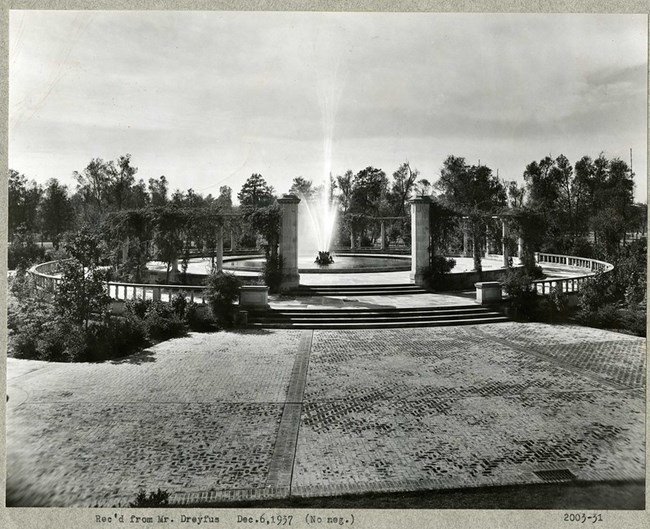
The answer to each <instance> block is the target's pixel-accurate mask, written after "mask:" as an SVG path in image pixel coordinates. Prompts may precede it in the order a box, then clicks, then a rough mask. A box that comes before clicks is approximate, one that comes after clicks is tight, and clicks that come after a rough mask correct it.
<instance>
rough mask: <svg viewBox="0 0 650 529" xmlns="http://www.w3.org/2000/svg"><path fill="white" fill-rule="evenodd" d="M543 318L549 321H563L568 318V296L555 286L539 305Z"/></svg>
mask: <svg viewBox="0 0 650 529" xmlns="http://www.w3.org/2000/svg"><path fill="white" fill-rule="evenodd" d="M540 305H541V307H540V309H541V312H542V313H543V315H544V318H545V319H546V320H549V321H565V320H566V319H567V318H568V317H569V312H570V308H569V296H567V295H566V294H565V293H564V292H562V289H561V287H558V286H555V287H553V288H552V289H551V291H550V293H549V295H548V296H546V297H545V298H543V299H542V301H541V303H540Z"/></svg>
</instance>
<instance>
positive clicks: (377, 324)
mask: <svg viewBox="0 0 650 529" xmlns="http://www.w3.org/2000/svg"><path fill="white" fill-rule="evenodd" d="M506 321H509V320H508V318H506V317H505V316H501V315H499V316H490V317H481V318H472V319H449V320H439V319H433V320H427V319H418V320H415V321H395V320H393V321H377V320H374V321H372V322H357V321H348V322H327V323H321V322H318V323H317V322H291V321H287V322H269V323H266V322H261V323H249V325H250V326H251V327H258V328H266V329H332V330H336V329H341V330H342V329H372V328H381V329H399V328H417V327H445V326H452V325H479V324H485V323H501V322H506Z"/></svg>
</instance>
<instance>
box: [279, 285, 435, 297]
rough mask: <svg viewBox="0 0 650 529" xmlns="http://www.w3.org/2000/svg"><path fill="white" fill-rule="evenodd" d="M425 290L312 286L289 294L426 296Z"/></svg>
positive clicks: (410, 286)
mask: <svg viewBox="0 0 650 529" xmlns="http://www.w3.org/2000/svg"><path fill="white" fill-rule="evenodd" d="M426 293H427V290H426V289H424V288H422V287H419V286H417V285H356V286H342V287H337V286H331V287H330V286H318V287H316V286H314V287H300V288H298V289H296V290H294V291H293V292H291V294H293V295H295V296H376V295H390V296H395V295H400V294H426Z"/></svg>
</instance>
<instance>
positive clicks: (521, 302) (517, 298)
mask: <svg viewBox="0 0 650 529" xmlns="http://www.w3.org/2000/svg"><path fill="white" fill-rule="evenodd" d="M502 284H503V289H504V290H505V291H506V294H507V295H508V303H509V305H510V309H511V312H512V317H513V318H515V319H519V320H532V319H535V318H536V317H537V316H538V299H537V292H536V291H535V289H534V287H533V278H532V277H531V276H529V275H528V274H526V273H525V272H524V271H523V270H509V271H508V272H507V273H506V275H505V277H504V278H503V282H502Z"/></svg>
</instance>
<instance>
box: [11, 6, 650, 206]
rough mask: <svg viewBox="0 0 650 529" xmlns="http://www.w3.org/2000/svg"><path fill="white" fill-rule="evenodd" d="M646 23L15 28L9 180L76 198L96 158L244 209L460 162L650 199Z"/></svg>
mask: <svg viewBox="0 0 650 529" xmlns="http://www.w3.org/2000/svg"><path fill="white" fill-rule="evenodd" d="M647 29H648V21H647V16H646V15H584V14H581V15H571V14H556V15H547V14H519V15H515V14H435V13H408V14H406V13H403V14H399V13H296V12H283V13H280V12H214V11H212V12H197V11H192V12H182V11H128V12H127V11H122V12H120V11H11V12H10V26H9V167H10V168H12V169H15V170H17V171H19V172H21V173H23V174H25V175H26V176H27V177H28V178H30V179H35V180H36V181H38V182H41V183H44V182H45V181H47V180H48V179H49V178H52V177H55V178H57V179H59V181H61V182H62V183H64V184H66V185H68V186H69V187H70V189H71V190H73V189H74V187H75V181H74V178H73V172H74V171H80V172H81V171H82V170H83V169H84V168H85V167H86V166H87V165H88V163H89V162H90V161H91V159H93V158H97V157H99V158H103V159H105V160H115V159H117V158H118V157H119V156H121V155H123V154H126V153H130V154H131V155H132V162H133V165H135V166H136V167H138V173H137V174H136V177H137V178H143V179H144V180H145V182H146V181H148V180H149V178H157V177H159V176H161V175H165V176H166V178H167V179H168V181H169V182H170V188H171V190H174V189H176V188H179V189H181V190H186V189H188V188H192V189H194V190H195V191H196V192H200V193H202V194H204V195H207V194H208V193H212V194H213V195H217V194H218V193H219V187H220V186H223V185H228V186H230V187H231V188H233V190H234V194H236V193H237V191H238V190H239V189H240V188H241V186H242V184H243V183H244V181H245V180H246V179H247V178H248V177H249V176H250V175H251V174H252V173H260V174H262V176H264V178H265V179H266V180H267V182H269V184H271V185H272V186H273V187H274V188H275V190H276V191H277V192H278V193H285V192H287V191H288V189H289V187H290V186H291V181H292V179H293V178H294V177H297V176H302V177H304V178H307V179H309V180H312V181H314V183H316V184H318V183H320V182H322V181H323V179H324V177H325V176H326V175H328V174H330V173H331V174H333V175H339V174H343V173H344V172H345V171H346V170H348V169H351V170H352V171H354V172H355V173H356V172H357V171H359V170H361V169H363V168H364V167H367V166H369V165H372V166H374V167H379V168H381V169H383V170H384V171H385V172H386V174H387V175H389V176H390V175H391V174H392V173H393V172H394V171H395V170H396V169H397V168H398V167H399V165H400V164H401V163H403V162H405V161H408V162H409V163H410V164H411V167H412V168H417V169H418V170H419V171H420V174H421V177H422V178H426V179H428V180H429V181H431V182H435V181H436V180H437V179H438V177H439V173H440V168H441V167H442V164H443V161H444V159H445V158H446V157H447V156H448V155H450V154H453V155H455V156H463V157H465V158H466V160H467V161H468V162H469V163H471V164H476V163H479V160H480V163H481V164H482V165H487V166H489V167H491V168H492V169H493V171H495V172H496V171H497V170H498V171H499V177H500V178H502V179H504V180H517V181H520V182H521V181H523V177H522V174H523V171H524V169H525V167H526V165H527V164H529V163H530V162H532V161H534V160H540V159H541V158H543V157H545V156H547V155H551V156H552V157H557V156H558V155H559V154H564V155H566V156H567V157H568V158H569V160H570V161H571V162H572V163H575V161H577V160H579V159H580V158H581V157H582V156H585V155H588V156H590V157H592V158H595V157H597V156H598V155H599V153H601V152H603V153H604V154H605V155H606V156H607V157H609V158H612V157H620V158H622V159H623V160H625V161H626V162H629V160H630V149H632V153H633V168H634V171H635V173H636V184H637V185H636V190H635V198H636V200H637V201H643V202H645V201H646V195H647V171H646V169H647V159H646V158H647V108H648V107H647V93H648V92H647V71H648V70H647V50H648V41H647Z"/></svg>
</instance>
